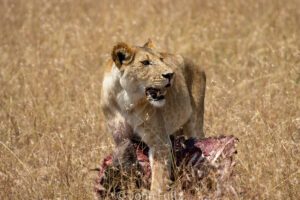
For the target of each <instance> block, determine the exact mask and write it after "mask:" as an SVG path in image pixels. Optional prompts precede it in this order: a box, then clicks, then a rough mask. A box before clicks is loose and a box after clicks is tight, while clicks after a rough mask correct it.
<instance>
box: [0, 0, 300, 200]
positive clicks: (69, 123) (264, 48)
mask: <svg viewBox="0 0 300 200" xmlns="http://www.w3.org/2000/svg"><path fill="white" fill-rule="evenodd" d="M0 13H1V14H0V16H1V17H0V27H1V29H0V160H1V162H0V199H91V198H92V197H93V186H94V180H95V173H93V172H91V171H90V169H92V168H96V167H99V164H100V161H101V159H102V158H104V156H106V155H107V154H109V153H110V152H111V151H112V149H113V141H112V138H111V137H110V134H109V133H106V132H105V131H104V124H103V118H102V116H101V110H100V105H99V104H100V98H101V96H100V88H101V84H102V83H101V79H102V71H103V67H102V64H103V62H104V61H105V60H106V59H107V58H108V57H109V55H110V51H111V49H112V47H113V45H114V44H116V43H117V42H119V41H124V42H127V43H129V44H135V45H142V44H143V43H144V42H145V41H147V39H148V38H151V39H152V40H153V41H154V42H155V43H156V46H157V47H158V48H160V49H161V50H163V51H168V52H172V53H179V54H182V55H184V56H187V57H189V58H191V59H193V60H194V61H195V62H196V63H197V64H199V65H201V66H203V67H204V68H205V69H206V73H207V92H206V95H207V96H206V102H205V132H206V135H207V136H213V135H221V134H224V135H231V134H233V135H235V136H237V137H238V138H239V140H240V142H239V145H238V154H237V156H236V160H237V166H236V177H235V185H234V186H233V187H234V188H236V190H237V191H238V197H239V198H240V199H299V198H300V190H299V188H300V169H299V166H300V146H299V144H300V1H298V0H285V1H283V0H274V1H270V0H257V1H238V0H233V1H225V0H187V1H179V0H178V1H177V0H153V1H133V0H126V1H125V0H124V1H115V0H86V1H82V0H51V1H46V0H27V1H22V0H13V1H11V0H0Z"/></svg>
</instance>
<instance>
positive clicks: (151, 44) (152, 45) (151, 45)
mask: <svg viewBox="0 0 300 200" xmlns="http://www.w3.org/2000/svg"><path fill="white" fill-rule="evenodd" d="M143 47H146V48H149V49H153V48H155V45H154V44H153V42H152V40H151V39H148V41H147V42H146V43H145V44H144V45H143Z"/></svg>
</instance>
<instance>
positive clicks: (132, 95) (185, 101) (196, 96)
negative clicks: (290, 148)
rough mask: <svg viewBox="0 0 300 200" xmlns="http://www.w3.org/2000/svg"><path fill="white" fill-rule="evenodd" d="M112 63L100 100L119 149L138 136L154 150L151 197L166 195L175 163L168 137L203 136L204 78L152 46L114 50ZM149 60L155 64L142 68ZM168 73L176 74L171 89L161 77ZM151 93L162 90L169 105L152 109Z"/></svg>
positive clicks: (189, 65) (195, 69)
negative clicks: (178, 134)
mask: <svg viewBox="0 0 300 200" xmlns="http://www.w3.org/2000/svg"><path fill="white" fill-rule="evenodd" d="M112 60H113V61H114V62H111V63H110V65H111V66H107V67H108V68H111V70H110V71H109V72H106V73H105V75H104V80H103V87H102V99H101V105H102V109H103V113H104V115H105V117H106V121H107V125H108V126H107V127H108V130H109V131H110V132H112V134H113V137H114V139H115V141H116V144H117V145H118V144H120V142H122V141H123V140H124V139H126V138H131V137H133V135H134V134H137V135H138V136H139V137H140V138H141V139H142V140H143V141H144V142H145V143H146V144H147V145H148V146H149V147H150V151H151V155H150V159H151V167H152V183H151V192H152V193H153V194H158V193H161V192H165V191H167V186H168V183H169V174H170V165H171V162H172V159H171V152H170V145H171V144H170V140H169V135H171V134H177V133H179V132H183V134H184V135H185V136H187V137H198V138H199V137H203V136H204V134H203V115H204V96H205V85H206V78H205V73H204V71H203V70H202V69H201V68H199V66H196V65H195V64H193V63H192V62H191V61H189V60H187V59H184V58H183V57H181V56H179V55H173V54H168V53H160V52H158V51H157V50H156V49H155V48H154V45H153V44H152V42H151V41H148V42H147V43H146V44H145V45H144V46H142V47H131V46H129V45H127V44H125V43H119V44H117V45H116V46H115V47H114V48H113V51H112ZM144 60H147V61H151V62H150V63H151V64H150V65H143V64H142V63H141V62H142V61H144ZM166 73H174V74H175V75H174V76H175V77H174V78H173V79H172V81H171V86H170V87H166V84H167V83H168V80H167V79H166V78H164V77H163V76H162V74H166ZM170 80H171V79H170ZM147 87H155V88H159V89H161V91H162V92H164V94H165V96H164V97H165V103H164V104H162V103H160V102H162V101H157V102H158V103H157V102H156V101H155V102H153V103H150V102H149V99H147V97H146V94H145V91H146V88H147ZM156 103H157V104H158V105H159V106H158V107H156V106H155V105H156ZM180 130H183V131H180Z"/></svg>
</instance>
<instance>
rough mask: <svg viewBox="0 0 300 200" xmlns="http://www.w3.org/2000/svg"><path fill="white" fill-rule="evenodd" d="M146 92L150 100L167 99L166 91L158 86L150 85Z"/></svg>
mask: <svg viewBox="0 0 300 200" xmlns="http://www.w3.org/2000/svg"><path fill="white" fill-rule="evenodd" d="M145 93H146V96H147V99H148V100H149V101H162V100H164V99H165V92H163V91H162V90H161V89H158V88H153V87H148V88H146V91H145Z"/></svg>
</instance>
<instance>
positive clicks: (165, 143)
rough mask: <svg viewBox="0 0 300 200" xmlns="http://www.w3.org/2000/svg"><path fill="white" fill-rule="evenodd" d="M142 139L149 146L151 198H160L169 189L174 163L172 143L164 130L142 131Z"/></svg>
mask: <svg viewBox="0 0 300 200" xmlns="http://www.w3.org/2000/svg"><path fill="white" fill-rule="evenodd" d="M141 132H142V134H139V135H140V136H141V138H142V140H143V141H144V142H145V143H146V144H147V145H148V146H149V148H150V151H149V159H150V165H151V173H152V175H151V176H152V177H151V191H150V199H160V198H162V197H164V196H163V194H165V193H166V192H167V191H168V190H169V185H170V183H171V179H170V175H171V165H172V163H173V157H172V144H171V141H170V139H169V136H168V135H167V134H166V133H165V132H164V130H157V129H156V130H151V129H150V130H149V129H148V130H147V131H146V132H144V131H140V132H139V133H141Z"/></svg>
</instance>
